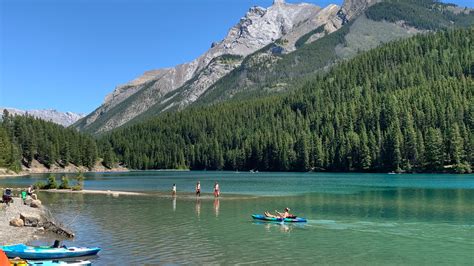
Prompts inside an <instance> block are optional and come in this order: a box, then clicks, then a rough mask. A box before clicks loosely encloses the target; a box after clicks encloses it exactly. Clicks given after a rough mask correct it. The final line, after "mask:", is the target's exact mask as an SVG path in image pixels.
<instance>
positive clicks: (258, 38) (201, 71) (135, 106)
mask: <svg viewBox="0 0 474 266" xmlns="http://www.w3.org/2000/svg"><path fill="white" fill-rule="evenodd" d="M331 10H332V11H327V10H325V9H323V10H321V8H320V7H317V6H314V5H311V4H297V5H293V4H286V3H284V1H281V0H279V1H275V2H274V4H273V5H272V6H271V7H269V8H268V9H264V8H261V7H252V8H250V10H249V11H248V12H247V14H246V15H245V17H243V18H242V19H241V20H240V22H239V23H238V24H237V25H235V26H234V27H232V28H231V29H230V30H229V32H228V34H227V36H226V37H225V38H224V40H222V41H221V42H218V43H213V44H212V47H211V49H209V50H208V51H207V52H206V53H205V54H203V55H201V56H200V57H198V58H197V59H195V60H194V61H192V62H189V63H186V64H182V65H179V66H176V67H173V68H168V69H161V70H156V71H151V72H147V73H145V75H143V76H142V77H139V78H138V79H136V80H134V81H132V82H130V83H128V84H125V85H123V86H119V87H118V88H117V89H116V90H115V91H114V92H113V93H112V94H111V95H109V96H107V98H106V101H105V102H104V104H103V105H102V106H100V107H99V108H98V109H96V110H95V111H94V112H93V113H91V114H89V115H88V116H87V117H85V118H84V119H82V120H81V121H79V122H78V123H77V124H76V125H75V127H77V128H79V129H81V130H87V131H92V132H103V131H107V130H110V129H113V128H116V127H118V126H121V125H123V124H124V123H126V122H128V121H130V120H131V119H132V118H134V117H135V116H137V115H139V114H141V113H142V112H144V111H146V110H147V109H148V108H150V107H151V106H153V105H155V104H163V103H165V102H166V101H167V98H168V97H167V95H169V93H172V92H174V91H175V90H177V89H178V88H180V87H182V86H183V85H184V86H186V89H185V88H183V89H181V91H185V93H186V97H185V98H184V99H183V101H182V102H180V103H174V102H173V103H172V105H169V106H168V108H170V107H172V106H173V105H183V106H185V105H187V104H188V103H191V102H193V101H195V100H196V99H197V98H198V97H199V96H200V95H201V94H202V93H203V92H204V91H205V90H206V89H207V88H208V87H209V86H210V85H212V84H213V83H214V82H215V81H216V80H218V79H219V78H221V77H222V76H224V75H226V74H227V73H229V72H230V71H231V70H232V69H234V68H235V67H236V66H238V65H239V63H240V61H241V59H242V58H243V57H245V56H247V55H248V54H250V53H253V52H255V51H256V50H258V49H260V48H262V47H264V46H265V45H267V44H269V43H271V42H273V41H275V40H276V39H279V38H280V37H281V36H283V35H285V34H287V33H288V32H290V31H291V30H293V29H294V28H298V27H299V26H300V25H305V21H306V20H309V19H310V18H314V17H318V14H319V13H322V14H324V15H325V16H328V14H327V13H328V12H329V13H331V12H332V13H335V11H337V10H333V9H331ZM333 16H335V14H334V15H333ZM339 24H340V23H339ZM302 32H303V33H304V30H302ZM296 37H297V36H296ZM228 55H231V56H236V57H234V61H233V62H232V63H228V62H227V61H222V60H218V58H219V57H222V56H224V57H225V56H228ZM170 104H171V102H170Z"/></svg>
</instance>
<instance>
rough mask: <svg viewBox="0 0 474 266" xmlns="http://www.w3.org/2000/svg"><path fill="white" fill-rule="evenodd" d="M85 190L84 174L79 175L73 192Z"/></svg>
mask: <svg viewBox="0 0 474 266" xmlns="http://www.w3.org/2000/svg"><path fill="white" fill-rule="evenodd" d="M83 188H84V174H83V173H79V174H78V175H77V176H76V184H75V185H74V186H73V187H72V190H76V191H77V190H82V189H83Z"/></svg>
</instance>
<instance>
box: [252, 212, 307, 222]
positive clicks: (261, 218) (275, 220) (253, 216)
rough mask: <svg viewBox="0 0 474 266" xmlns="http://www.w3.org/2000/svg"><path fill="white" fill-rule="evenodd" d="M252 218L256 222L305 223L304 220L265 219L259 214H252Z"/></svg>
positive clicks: (297, 218)
mask: <svg viewBox="0 0 474 266" xmlns="http://www.w3.org/2000/svg"><path fill="white" fill-rule="evenodd" d="M252 218H254V219H256V220H262V221H269V222H284V223H306V222H307V221H306V219H305V218H300V217H296V218H284V219H283V218H276V217H267V216H265V215H261V214H252Z"/></svg>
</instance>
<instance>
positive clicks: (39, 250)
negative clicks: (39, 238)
mask: <svg viewBox="0 0 474 266" xmlns="http://www.w3.org/2000/svg"><path fill="white" fill-rule="evenodd" d="M0 249H1V250H3V251H4V252H5V254H6V255H7V257H9V258H16V257H19V258H22V259H26V260H51V259H61V258H72V257H82V256H93V255H97V253H99V251H100V248H97V247H94V248H77V247H70V248H66V247H59V248H53V247H32V246H27V245H24V244H18V245H11V246H0Z"/></svg>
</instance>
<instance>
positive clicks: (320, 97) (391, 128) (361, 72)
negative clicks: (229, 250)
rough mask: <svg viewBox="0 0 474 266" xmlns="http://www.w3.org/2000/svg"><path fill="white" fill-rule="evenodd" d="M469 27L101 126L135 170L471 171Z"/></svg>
mask: <svg viewBox="0 0 474 266" xmlns="http://www.w3.org/2000/svg"><path fill="white" fill-rule="evenodd" d="M473 39H474V27H470V28H468V29H455V30H445V31H440V32H437V33H427V34H419V35H417V36H414V37H412V38H407V39H403V40H399V41H396V42H391V43H389V44H385V45H382V46H381V47H378V48H375V49H372V50H370V51H368V52H365V53H362V54H359V55H357V56H355V57H354V58H352V59H350V60H346V61H343V62H339V63H338V64H336V65H335V66H333V67H332V68H331V69H330V70H328V71H327V72H325V73H324V74H318V75H313V77H312V78H310V79H308V80H307V81H306V82H304V84H303V85H302V86H301V87H300V88H297V89H294V90H292V91H290V92H286V93H282V94H276V95H271V96H267V97H260V98H254V99H249V100H246V101H226V102H222V103H218V104H214V105H212V106H202V107H196V108H187V109H185V110H182V111H180V112H167V113H165V114H162V115H159V116H157V117H155V118H152V119H149V120H147V121H144V122H141V123H137V124H134V125H131V126H126V127H123V128H119V129H116V130H113V131H112V132H110V133H109V134H104V135H103V136H102V137H101V138H100V140H99V142H100V143H102V144H101V146H109V147H112V149H113V150H114V152H115V153H116V154H117V156H118V159H119V161H121V162H123V163H124V164H125V165H127V167H129V168H134V169H167V168H168V169H170V168H175V169H183V168H189V169H195V170H203V169H207V170H216V169H217V170H234V171H235V170H240V171H242V170H252V169H253V170H255V169H258V170H260V171H310V170H312V171H325V170H326V171H364V172H365V171H378V172H385V173H386V172H391V171H397V172H405V171H406V172H458V173H464V172H471V171H472V166H473V165H474V98H473V96H474V53H473V51H474V43H473V41H472V40H473Z"/></svg>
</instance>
